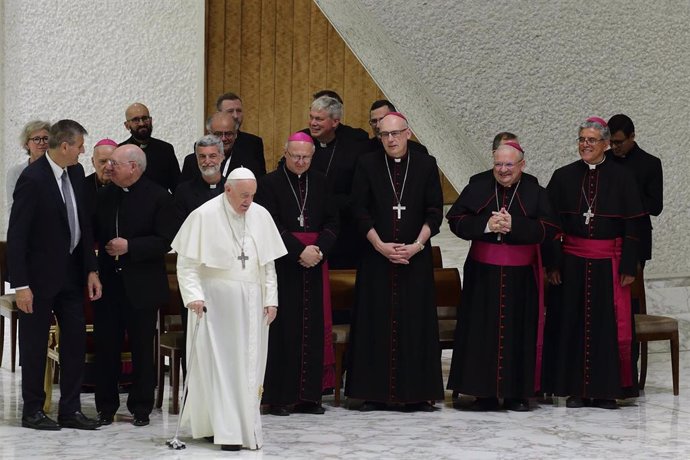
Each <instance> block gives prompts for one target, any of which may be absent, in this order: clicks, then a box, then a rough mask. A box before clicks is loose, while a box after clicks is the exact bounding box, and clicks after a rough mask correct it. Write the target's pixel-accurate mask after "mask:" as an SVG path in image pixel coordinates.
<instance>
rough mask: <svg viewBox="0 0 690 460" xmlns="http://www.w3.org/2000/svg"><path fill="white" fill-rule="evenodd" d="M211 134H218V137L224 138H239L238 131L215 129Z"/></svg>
mask: <svg viewBox="0 0 690 460" xmlns="http://www.w3.org/2000/svg"><path fill="white" fill-rule="evenodd" d="M211 134H213V135H214V136H216V137H217V138H218V139H222V138H223V136H225V137H227V138H228V139H233V138H234V139H237V131H213V132H211Z"/></svg>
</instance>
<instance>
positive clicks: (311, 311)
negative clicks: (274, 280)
mask: <svg viewBox="0 0 690 460" xmlns="http://www.w3.org/2000/svg"><path fill="white" fill-rule="evenodd" d="M288 179H289V181H290V182H289V183H288ZM290 184H292V188H291V187H290ZM293 192H294V193H293ZM305 199H306V204H305ZM298 201H299V205H298ZM256 202H257V203H259V204H261V205H262V206H264V207H265V208H266V209H268V211H269V212H270V213H271V215H272V216H273V220H274V221H275V224H276V227H277V228H278V231H279V232H280V235H281V237H282V239H283V243H285V247H286V248H287V250H288V253H287V254H286V255H284V256H283V257H281V258H280V259H278V260H276V264H275V265H276V272H277V274H278V307H279V308H278V315H277V316H276V319H275V321H273V323H272V324H271V328H270V332H269V340H268V360H267V364H266V376H265V378H264V394H263V402H264V404H272V405H290V404H295V403H299V402H301V401H305V402H319V401H321V392H322V377H323V372H324V311H323V308H324V307H323V283H322V279H323V278H322V276H323V275H322V267H323V262H321V263H319V264H318V265H316V266H315V267H312V268H304V267H302V266H301V265H300V264H299V257H300V254H301V253H302V251H303V250H304V248H305V246H306V245H305V244H303V243H302V242H300V240H299V239H298V238H297V237H296V236H295V235H293V233H304V232H316V233H318V236H317V239H316V242H315V243H314V244H315V245H316V246H318V247H319V249H320V250H321V252H322V253H323V255H324V259H323V260H324V261H325V260H326V259H327V257H328V255H329V253H330V251H331V248H332V247H333V244H334V243H335V240H336V236H337V234H338V209H337V207H336V206H334V204H333V202H332V200H331V194H330V191H329V188H328V186H327V184H326V176H324V175H323V174H321V173H320V172H318V171H307V172H306V173H304V174H302V175H301V176H300V177H298V176H297V175H296V174H294V173H292V172H290V171H289V170H288V169H287V168H286V167H285V165H284V164H281V165H280V166H279V167H278V169H276V170H275V171H273V172H272V173H269V174H267V175H266V176H264V177H263V178H261V180H260V182H259V187H258V191H257V195H256ZM303 205H304V214H303V216H304V227H301V226H300V219H299V216H300V208H301V207H302V206H303Z"/></svg>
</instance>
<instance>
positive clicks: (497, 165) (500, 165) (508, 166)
mask: <svg viewBox="0 0 690 460" xmlns="http://www.w3.org/2000/svg"><path fill="white" fill-rule="evenodd" d="M523 161H525V159H524V158H523V159H521V160H518V161H516V162H515V163H512V162H508V163H501V162H498V163H494V169H501V168H506V169H508V170H511V169H513V168H514V167H516V166H517V165H519V164H520V163H522V162H523Z"/></svg>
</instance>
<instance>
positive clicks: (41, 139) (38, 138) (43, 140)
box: [27, 136, 50, 144]
mask: <svg viewBox="0 0 690 460" xmlns="http://www.w3.org/2000/svg"><path fill="white" fill-rule="evenodd" d="M28 141H33V143H34V144H41V143H42V144H47V143H48V141H50V138H49V137H48V136H43V137H41V136H35V137H30V138H29V139H27V142H28Z"/></svg>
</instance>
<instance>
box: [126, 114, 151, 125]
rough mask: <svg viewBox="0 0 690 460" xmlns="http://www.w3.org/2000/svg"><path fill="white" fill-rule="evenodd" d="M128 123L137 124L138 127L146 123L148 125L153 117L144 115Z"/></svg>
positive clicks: (131, 119)
mask: <svg viewBox="0 0 690 460" xmlns="http://www.w3.org/2000/svg"><path fill="white" fill-rule="evenodd" d="M128 121H129V122H130V123H136V124H138V125H141V124H145V123H148V122H149V121H151V117H149V116H148V115H144V116H141V117H134V118H130V119H129V120H128Z"/></svg>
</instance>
